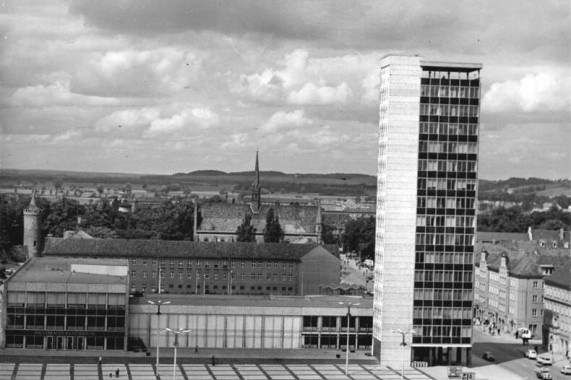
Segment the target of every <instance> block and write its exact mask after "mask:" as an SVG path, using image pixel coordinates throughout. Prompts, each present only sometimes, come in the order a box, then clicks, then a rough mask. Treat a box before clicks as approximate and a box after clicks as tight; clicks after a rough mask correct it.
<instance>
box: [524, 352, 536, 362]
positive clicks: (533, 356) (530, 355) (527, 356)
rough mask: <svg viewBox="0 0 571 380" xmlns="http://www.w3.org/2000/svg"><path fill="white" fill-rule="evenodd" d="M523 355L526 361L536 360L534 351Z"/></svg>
mask: <svg viewBox="0 0 571 380" xmlns="http://www.w3.org/2000/svg"><path fill="white" fill-rule="evenodd" d="M524 355H525V357H526V358H528V359H534V360H535V359H537V352H535V350H527V351H526V352H525V354H524Z"/></svg>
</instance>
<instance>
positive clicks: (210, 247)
mask: <svg viewBox="0 0 571 380" xmlns="http://www.w3.org/2000/svg"><path fill="white" fill-rule="evenodd" d="M317 247H321V246H319V245H318V244H286V243H214V242H192V241H168V240H136V239H132V240H127V239H62V238H47V239H46V243H45V248H44V252H43V254H44V255H45V256H81V257H108V258H109V257H114V258H123V257H125V258H130V257H132V258H136V257H149V258H157V257H158V258H184V259H187V258H205V259H208V258H220V259H266V260H268V259H271V260H295V261H297V260H300V259H301V258H302V257H303V256H305V255H306V254H308V253H309V252H311V251H312V250H313V249H315V248H317Z"/></svg>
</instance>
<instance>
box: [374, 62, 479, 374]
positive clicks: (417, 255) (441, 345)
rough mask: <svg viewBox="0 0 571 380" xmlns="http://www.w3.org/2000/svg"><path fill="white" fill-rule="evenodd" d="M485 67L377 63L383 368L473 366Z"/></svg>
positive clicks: (378, 321)
mask: <svg viewBox="0 0 571 380" xmlns="http://www.w3.org/2000/svg"><path fill="white" fill-rule="evenodd" d="M481 69H482V65H481V64H478V63H475V64H470V63H450V62H431V61H426V60H424V59H422V58H420V57H418V56H387V57H384V58H383V59H382V60H381V87H380V121H379V157H378V158H379V159H378V176H377V208H376V210H377V228H376V231H377V236H376V244H375V245H376V260H375V279H376V281H375V288H374V332H373V341H374V342H373V354H374V355H375V356H376V357H377V358H379V359H380V362H381V364H382V365H388V366H392V367H396V368H399V367H400V366H401V365H402V361H403V360H404V361H405V362H406V363H410V362H411V361H416V362H419V361H420V362H427V363H428V364H429V365H437V364H451V363H459V364H464V365H469V364H470V360H471V359H470V358H471V347H472V306H473V296H474V294H473V274H474V268H473V260H474V257H473V255H474V240H475V239H474V238H475V236H474V235H475V226H476V220H475V219H476V218H475V216H476V199H477V181H478V179H477V167H478V154H477V153H478V129H479V128H478V124H479V115H480V109H479V108H480V107H479V105H480V70H481ZM411 335H412V337H411ZM403 339H405V340H406V343H407V345H406V346H404V345H402V343H403ZM403 358H404V359H403Z"/></svg>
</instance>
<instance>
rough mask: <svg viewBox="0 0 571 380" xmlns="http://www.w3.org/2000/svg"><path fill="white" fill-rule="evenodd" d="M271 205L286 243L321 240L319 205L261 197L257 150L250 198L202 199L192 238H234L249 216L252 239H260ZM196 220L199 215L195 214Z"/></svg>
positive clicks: (260, 240)
mask: <svg viewBox="0 0 571 380" xmlns="http://www.w3.org/2000/svg"><path fill="white" fill-rule="evenodd" d="M270 209H272V210H273V212H274V214H275V215H276V216H277V217H278V219H279V223H280V225H281V228H282V230H283V232H284V235H283V241H284V242H290V243H297V242H301V243H307V242H313V243H321V223H322V219H321V207H320V205H319V202H317V201H315V202H313V204H299V203H291V204H288V203H283V204H282V203H280V202H272V203H266V202H264V200H263V198H262V192H261V185H260V169H259V163H258V153H256V164H255V179H254V182H253V184H252V195H251V198H250V202H248V203H246V204H229V203H207V202H205V203H202V204H200V205H199V208H198V212H200V215H201V217H202V218H201V219H202V221H201V223H200V225H197V226H196V227H195V235H196V236H195V239H194V240H195V241H202V242H234V241H236V238H237V234H236V230H237V229H238V227H239V226H240V225H241V224H242V223H243V222H244V218H245V217H246V216H249V217H250V220H251V221H250V225H252V226H253V227H254V228H255V229H256V241H258V242H263V241H264V228H265V227H266V216H267V214H268V211H269V210H270ZM196 220H197V221H198V220H199V218H198V217H197V218H196Z"/></svg>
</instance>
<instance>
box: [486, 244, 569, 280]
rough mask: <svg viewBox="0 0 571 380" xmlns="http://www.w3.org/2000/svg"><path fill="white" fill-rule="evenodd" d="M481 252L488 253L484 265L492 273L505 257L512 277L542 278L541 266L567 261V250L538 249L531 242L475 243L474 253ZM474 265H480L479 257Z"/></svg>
mask: <svg viewBox="0 0 571 380" xmlns="http://www.w3.org/2000/svg"><path fill="white" fill-rule="evenodd" d="M482 251H486V252H487V253H488V258H487V259H486V264H487V266H488V268H489V269H491V270H493V271H499V268H500V265H501V258H502V256H505V257H506V258H507V267H508V271H509V272H510V275H511V276H513V277H523V278H528V277H529V278H542V277H544V276H543V274H542V272H541V265H550V266H553V267H557V266H559V265H562V264H563V263H564V262H566V261H567V260H569V252H568V251H569V250H565V249H557V250H555V249H551V250H547V249H540V248H538V247H537V246H536V245H535V244H534V243H533V242H515V243H513V244H511V245H497V244H490V243H477V244H476V247H475V252H478V253H480V252H482ZM475 263H476V266H479V265H480V259H479V257H477V258H476V260H475Z"/></svg>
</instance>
